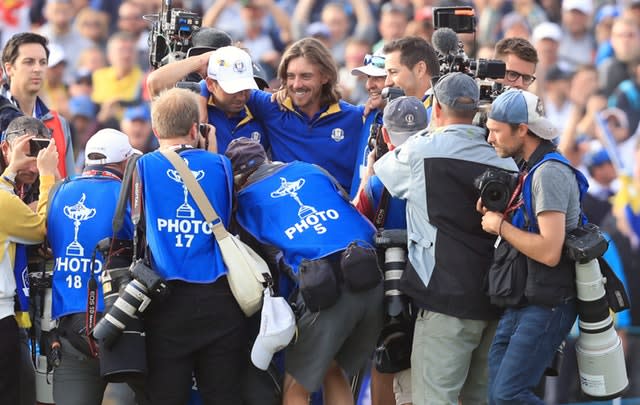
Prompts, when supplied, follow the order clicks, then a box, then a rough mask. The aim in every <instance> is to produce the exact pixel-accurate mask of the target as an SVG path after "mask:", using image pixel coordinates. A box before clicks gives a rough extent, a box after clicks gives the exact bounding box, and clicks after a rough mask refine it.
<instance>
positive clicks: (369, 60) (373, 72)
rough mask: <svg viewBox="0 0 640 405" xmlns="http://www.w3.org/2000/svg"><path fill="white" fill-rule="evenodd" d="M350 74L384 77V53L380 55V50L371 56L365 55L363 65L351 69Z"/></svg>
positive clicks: (385, 72)
mask: <svg viewBox="0 0 640 405" xmlns="http://www.w3.org/2000/svg"><path fill="white" fill-rule="evenodd" d="M351 74H352V75H354V76H363V75H365V76H372V77H385V76H386V75H387V71H386V70H385V68H384V53H382V50H379V51H377V52H376V53H374V54H373V55H369V54H368V55H366V56H365V57H364V65H362V66H358V67H357V68H353V69H351Z"/></svg>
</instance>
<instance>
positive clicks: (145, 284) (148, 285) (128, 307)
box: [93, 260, 168, 347]
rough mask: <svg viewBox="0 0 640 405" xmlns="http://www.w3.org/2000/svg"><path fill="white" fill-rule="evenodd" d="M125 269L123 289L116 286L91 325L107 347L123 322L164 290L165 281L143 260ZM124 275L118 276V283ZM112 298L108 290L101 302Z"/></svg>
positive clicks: (124, 326) (125, 322) (162, 294)
mask: <svg viewBox="0 0 640 405" xmlns="http://www.w3.org/2000/svg"><path fill="white" fill-rule="evenodd" d="M129 271H130V274H131V276H132V279H131V281H129V282H128V283H127V284H126V285H125V286H124V289H122V288H120V291H119V294H118V297H117V298H116V299H115V301H113V304H111V308H110V309H109V310H106V309H105V315H104V317H103V318H102V319H101V320H100V322H98V324H97V325H96V327H95V328H94V329H93V337H94V338H95V339H96V340H98V341H101V342H103V343H104V344H105V345H106V346H107V347H111V346H112V345H113V343H114V342H115V341H116V339H117V338H118V337H119V336H120V334H121V333H122V331H123V330H124V329H125V328H126V327H127V325H128V324H129V323H130V322H132V321H133V320H134V319H137V318H138V314H141V313H143V312H144V311H145V310H146V309H147V307H148V306H149V304H150V303H151V299H152V298H162V297H164V296H165V295H166V294H167V293H168V287H167V284H166V282H165V281H164V280H163V279H162V277H160V276H159V275H158V273H156V272H155V271H154V270H153V269H151V268H150V267H149V266H147V265H146V264H145V263H144V261H143V260H137V261H136V262H134V263H133V264H132V265H131V267H130V269H129ZM120 277H126V276H120ZM125 279H126V278H121V282H120V284H121V283H122V281H123V280H125ZM103 288H104V285H103ZM113 298H114V295H111V294H109V296H108V297H105V304H106V303H107V301H109V303H111V301H112V300H113Z"/></svg>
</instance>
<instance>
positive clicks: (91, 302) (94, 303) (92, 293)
mask: <svg viewBox="0 0 640 405" xmlns="http://www.w3.org/2000/svg"><path fill="white" fill-rule="evenodd" d="M97 250H98V249H97V247H96V248H94V249H93V254H92V255H91V273H90V274H91V276H90V278H89V283H88V285H87V315H86V318H85V328H84V333H85V335H86V336H87V341H88V342H89V350H90V352H91V356H93V357H94V358H95V357H98V347H97V346H96V342H95V341H94V340H93V337H92V335H91V334H92V332H93V328H95V327H96V323H97V318H98V282H97V281H96V274H95V266H96V251H97Z"/></svg>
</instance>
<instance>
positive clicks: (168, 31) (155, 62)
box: [143, 0, 202, 69]
mask: <svg viewBox="0 0 640 405" xmlns="http://www.w3.org/2000/svg"><path fill="white" fill-rule="evenodd" d="M143 18H144V19H145V20H147V21H150V22H151V23H152V25H151V32H150V33H149V63H150V64H151V66H153V67H154V68H156V69H157V68H159V67H161V66H164V65H166V64H168V63H170V62H172V61H176V60H182V59H184V58H185V57H186V56H187V51H188V50H189V48H191V47H192V45H193V44H192V42H191V36H192V35H193V33H194V32H196V31H198V30H199V29H200V27H201V26H202V17H200V16H199V15H198V14H196V13H193V12H191V11H187V10H182V9H176V8H171V0H163V2H162V5H161V6H160V12H159V13H158V14H151V15H145V16H144V17H143Z"/></svg>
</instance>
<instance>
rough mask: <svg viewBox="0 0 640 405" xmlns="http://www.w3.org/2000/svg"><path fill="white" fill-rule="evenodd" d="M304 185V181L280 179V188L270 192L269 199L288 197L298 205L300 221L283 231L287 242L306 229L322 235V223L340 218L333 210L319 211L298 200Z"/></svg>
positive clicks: (324, 230) (323, 229) (324, 227)
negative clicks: (287, 239) (299, 192)
mask: <svg viewBox="0 0 640 405" xmlns="http://www.w3.org/2000/svg"><path fill="white" fill-rule="evenodd" d="M304 183H305V180H304V179H298V180H295V181H287V179H285V178H284V177H280V187H279V188H278V189H277V190H275V191H273V192H271V198H280V197H285V196H288V197H291V198H293V199H294V200H295V202H296V203H298V218H300V221H298V222H296V223H295V224H293V225H291V226H290V227H288V228H287V229H285V230H284V234H285V235H287V238H289V240H292V239H294V238H295V237H296V235H300V234H302V233H303V232H304V231H306V230H307V229H313V230H314V231H315V232H316V234H318V235H322V234H323V233H325V232H327V228H326V226H325V225H324V223H325V222H327V221H329V220H336V219H338V218H339V217H340V215H339V214H338V211H336V210H334V209H328V210H320V211H319V210H317V209H315V208H314V207H312V206H310V205H306V204H304V203H303V202H302V200H300V196H298V191H299V190H300V189H301V188H302V186H304Z"/></svg>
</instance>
